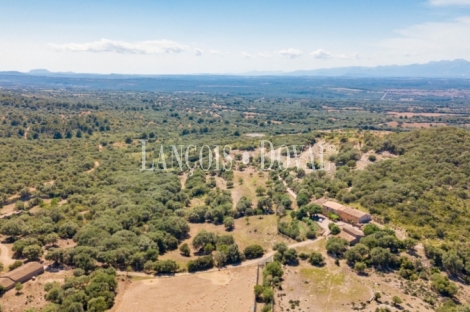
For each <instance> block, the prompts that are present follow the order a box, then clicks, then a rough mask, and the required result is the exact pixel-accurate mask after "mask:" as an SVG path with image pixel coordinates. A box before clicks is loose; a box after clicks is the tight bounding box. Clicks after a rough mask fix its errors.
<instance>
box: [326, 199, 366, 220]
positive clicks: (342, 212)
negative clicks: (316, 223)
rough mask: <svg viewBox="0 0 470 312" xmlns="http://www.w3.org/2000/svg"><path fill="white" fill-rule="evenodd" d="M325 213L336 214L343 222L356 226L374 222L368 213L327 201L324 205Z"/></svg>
mask: <svg viewBox="0 0 470 312" xmlns="http://www.w3.org/2000/svg"><path fill="white" fill-rule="evenodd" d="M323 213H324V214H325V215H328V214H329V213H334V214H336V215H338V216H339V217H340V219H341V220H342V221H344V222H348V223H351V224H355V225H358V224H361V223H367V222H369V221H370V220H372V218H371V216H370V214H368V213H365V212H362V211H360V210H357V209H354V208H351V207H347V206H343V205H341V204H339V203H335V202H332V201H327V202H325V203H324V204H323Z"/></svg>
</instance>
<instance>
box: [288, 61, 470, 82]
mask: <svg viewBox="0 0 470 312" xmlns="http://www.w3.org/2000/svg"><path fill="white" fill-rule="evenodd" d="M282 75H283V76H323V77H370V78H373V77H376V78H387V77H397V78H398V77H406V78H414V77H416V78H470V62H468V61H466V60H463V59H460V60H454V61H438V62H429V63H426V64H411V65H401V66H400V65H389V66H377V67H361V66H354V67H338V68H325V69H315V70H298V71H294V72H289V73H284V74H282Z"/></svg>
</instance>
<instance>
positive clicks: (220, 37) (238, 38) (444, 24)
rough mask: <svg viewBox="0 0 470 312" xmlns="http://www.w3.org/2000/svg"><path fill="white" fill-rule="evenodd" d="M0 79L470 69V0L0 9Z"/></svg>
mask: <svg viewBox="0 0 470 312" xmlns="http://www.w3.org/2000/svg"><path fill="white" fill-rule="evenodd" d="M0 29H1V30H0V42H1V44H0V71H4V70H19V71H29V70H31V69H36V68H46V69H49V70H51V71H74V72H87V73H127V74H192V73H243V72H250V71H293V70H305V69H316V68H329V67H339V66H355V65H361V66H376V65H388V64H410V63H425V62H428V61H436V60H443V59H446V60H452V59H457V58H464V59H468V60H470V40H469V39H468V38H470V0H394V1H377V0H355V1H351V0H289V1H287V0H238V1H229V0H197V1H196V0H187V1H186V0H171V1H168V0H167V1H160V0H153V1H138V0H134V1H119V0H113V1H107V0H101V1H95V0H94V1H89V0H82V1H52V0H50V1H47V0H44V1H41V0H38V1H32V0H30V1H23V0H17V1H3V0H0Z"/></svg>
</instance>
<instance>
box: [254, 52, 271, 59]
mask: <svg viewBox="0 0 470 312" xmlns="http://www.w3.org/2000/svg"><path fill="white" fill-rule="evenodd" d="M257 55H258V56H259V57H264V58H270V57H272V55H271V54H269V53H266V52H258V54H257Z"/></svg>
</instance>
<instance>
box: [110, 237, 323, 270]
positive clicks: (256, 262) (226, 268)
mask: <svg viewBox="0 0 470 312" xmlns="http://www.w3.org/2000/svg"><path fill="white" fill-rule="evenodd" d="M317 240H318V238H316V239H311V240H305V241H302V242H297V243H294V244H290V245H288V246H287V247H288V248H298V247H303V246H307V245H310V244H311V243H314V242H316V241H317ZM275 253H276V251H270V252H268V253H266V254H264V255H263V257H261V258H258V259H253V260H248V261H244V262H242V263H240V264H238V265H228V266H226V267H223V268H221V269H219V268H213V269H210V270H205V271H197V272H194V273H188V272H182V273H176V274H174V275H160V276H158V275H151V274H146V273H143V272H124V271H117V274H118V275H129V276H139V277H153V278H172V277H179V276H188V275H195V274H204V273H209V272H216V271H220V270H230V269H236V268H241V267H246V266H250V265H256V264H258V263H261V262H264V261H266V260H268V259H269V258H271V257H273V256H274V254H275Z"/></svg>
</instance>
